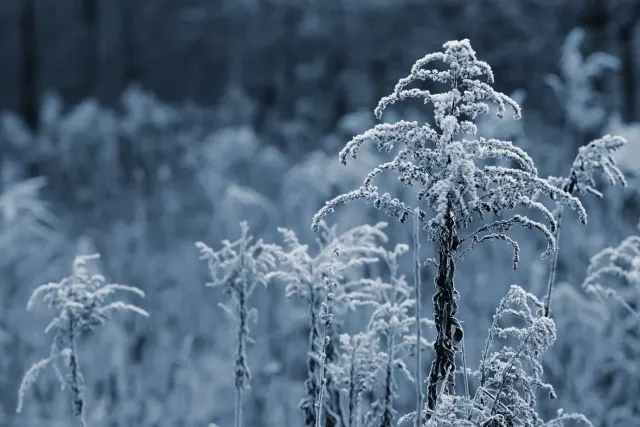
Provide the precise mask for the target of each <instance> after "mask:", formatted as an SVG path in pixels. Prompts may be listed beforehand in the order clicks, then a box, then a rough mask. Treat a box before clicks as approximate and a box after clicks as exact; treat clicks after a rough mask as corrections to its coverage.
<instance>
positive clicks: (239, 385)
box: [196, 222, 279, 427]
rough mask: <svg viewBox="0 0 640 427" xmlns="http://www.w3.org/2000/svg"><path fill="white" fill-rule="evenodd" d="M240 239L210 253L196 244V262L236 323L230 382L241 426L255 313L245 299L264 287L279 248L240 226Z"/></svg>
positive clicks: (243, 223)
mask: <svg viewBox="0 0 640 427" xmlns="http://www.w3.org/2000/svg"><path fill="white" fill-rule="evenodd" d="M240 232H241V234H240V238H239V239H238V240H236V241H234V242H230V241H229V240H224V241H223V242H222V249H220V250H219V251H214V250H213V249H211V248H210V247H209V246H207V245H205V244H204V243H202V242H197V243H196V247H197V248H198V249H199V250H200V259H201V260H204V261H206V262H207V266H208V268H209V274H210V275H211V282H209V283H207V286H211V287H219V288H222V289H223V291H224V293H225V295H228V296H229V299H230V303H231V304H230V305H225V304H220V307H221V308H222V309H223V310H224V311H225V312H226V313H227V314H228V315H229V316H230V317H231V318H232V319H233V320H235V321H236V322H237V323H238V326H237V329H236V332H237V340H236V351H235V355H234V379H235V389H236V404H235V415H234V416H235V426H236V427H240V426H242V401H243V394H244V391H245V389H247V388H248V387H249V382H250V381H251V370H250V369H249V366H248V364H247V353H246V352H247V343H248V342H250V341H251V337H250V336H249V333H250V331H249V321H250V320H254V321H255V320H256V318H257V312H256V310H255V309H251V308H249V298H250V297H251V295H252V294H253V291H254V290H255V288H256V286H257V285H263V286H265V287H266V286H267V283H268V281H269V277H270V274H272V273H273V272H274V269H275V267H276V256H277V253H278V252H279V248H278V247H277V246H276V245H270V244H266V243H264V242H263V241H262V239H260V240H257V241H254V238H253V236H251V235H249V225H248V224H247V223H246V222H242V223H240Z"/></svg>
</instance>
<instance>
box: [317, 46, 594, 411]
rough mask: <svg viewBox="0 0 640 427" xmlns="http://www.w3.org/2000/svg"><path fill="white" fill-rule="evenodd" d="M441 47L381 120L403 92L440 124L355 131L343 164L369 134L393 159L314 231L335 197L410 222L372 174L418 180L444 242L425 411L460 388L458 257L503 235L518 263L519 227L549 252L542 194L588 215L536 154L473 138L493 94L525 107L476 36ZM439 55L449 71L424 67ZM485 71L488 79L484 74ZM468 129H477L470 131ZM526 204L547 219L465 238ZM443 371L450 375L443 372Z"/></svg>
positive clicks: (424, 213)
mask: <svg viewBox="0 0 640 427" xmlns="http://www.w3.org/2000/svg"><path fill="white" fill-rule="evenodd" d="M443 47H444V52H440V53H433V54H429V55H427V56H425V57H424V58H422V59H420V60H418V61H417V62H416V63H415V64H414V66H413V67H412V69H411V74H410V75H409V76H408V77H406V78H403V79H401V80H400V81H399V82H398V84H397V85H396V87H395V90H394V92H393V93H392V94H391V95H389V96H387V97H384V98H382V99H381V100H380V102H379V104H378V107H377V108H376V111H375V113H376V116H377V117H378V118H381V116H382V113H383V112H384V110H385V109H386V108H387V107H388V106H389V105H391V104H393V103H395V102H397V101H400V100H404V99H406V98H418V99H421V100H423V101H424V102H425V103H432V104H433V106H434V120H433V123H432V124H430V123H424V124H418V122H415V121H414V122H408V121H400V122H397V123H394V124H387V123H385V124H379V125H377V126H375V127H374V128H372V129H370V130H368V131H366V132H364V133H363V134H361V135H358V136H356V137H354V138H353V139H352V140H351V141H350V142H349V143H348V144H347V145H346V146H345V148H344V149H343V150H342V151H341V152H340V156H339V157H340V161H341V162H342V163H343V164H344V163H346V161H347V157H348V156H351V157H353V158H356V157H357V155H358V152H359V150H360V147H361V146H362V144H363V143H365V142H366V141H373V142H375V143H376V146H377V148H378V149H379V150H380V151H386V152H390V151H392V150H393V149H394V147H395V146H396V145H401V146H402V147H401V148H399V149H398V152H397V154H396V155H395V156H394V158H393V159H392V160H391V161H389V162H386V163H383V164H381V165H379V166H378V167H376V168H374V169H373V170H372V171H371V172H370V173H369V174H368V175H367V176H366V178H365V180H364V183H363V184H362V186H361V187H360V188H358V189H357V190H354V191H352V192H349V193H346V194H342V195H339V196H337V197H336V198H334V199H333V200H330V201H328V202H327V203H326V205H325V206H324V207H323V208H322V209H321V210H320V211H319V212H318V213H317V214H316V215H315V217H314V218H313V222H312V229H314V230H316V229H317V228H318V224H319V222H320V220H321V219H322V218H323V217H324V216H326V215H327V214H328V213H329V212H332V211H333V210H334V209H335V208H336V207H337V206H338V205H340V204H343V203H349V202H353V201H355V200H360V199H363V200H365V201H368V202H372V203H373V205H374V207H376V208H377V209H381V210H384V211H385V213H387V214H388V215H390V216H394V217H397V218H398V219H399V220H400V222H405V221H406V219H407V218H408V217H409V215H412V214H413V210H412V207H411V206H409V204H408V202H407V201H403V200H399V199H398V198H395V197H393V196H392V195H391V194H389V193H382V194H381V193H380V192H379V191H378V187H377V186H375V185H374V183H373V181H374V179H376V178H378V177H379V175H381V174H382V173H383V172H387V171H393V172H397V173H398V174H400V177H399V180H400V181H401V182H402V183H404V184H405V185H408V186H414V185H416V186H419V187H420V190H419V192H418V201H419V202H420V203H421V206H418V207H417V209H418V210H417V211H416V215H417V217H418V220H419V221H421V222H422V224H423V229H424V230H426V231H427V232H428V237H429V240H430V241H432V242H435V243H436V245H437V247H438V254H437V258H436V259H434V260H433V262H434V263H435V264H436V266H437V274H436V278H435V287H436V289H435V295H434V297H433V303H434V318H435V323H436V329H437V337H436V341H435V344H434V350H435V360H434V361H433V363H432V365H431V372H430V374H429V377H428V388H427V412H426V414H427V415H426V416H427V418H428V417H429V416H430V415H429V414H430V413H432V412H433V410H434V408H435V405H436V398H437V395H438V384H439V383H440V382H443V383H444V384H443V385H442V388H443V390H445V392H446V393H452V392H453V390H454V386H455V376H454V375H453V374H451V375H449V373H453V372H455V364H456V360H455V358H456V352H457V351H458V348H457V343H456V338H455V337H454V334H455V333H456V331H459V330H460V329H459V328H458V326H457V325H459V324H460V323H459V321H458V320H457V319H456V317H455V316H456V313H457V310H458V307H457V301H456V300H457V298H458V292H457V290H456V289H455V286H454V275H455V267H456V265H455V261H456V260H457V259H459V258H460V256H462V255H463V254H464V253H466V252H467V251H469V250H470V249H472V248H474V247H475V246H476V245H477V244H479V243H481V242H485V241H490V240H503V241H505V242H507V243H509V244H510V245H512V246H513V249H514V267H517V264H518V258H519V249H518V244H517V243H516V242H515V241H514V240H513V239H512V238H511V237H509V235H508V232H509V231H510V230H511V229H512V228H513V227H514V226H516V225H520V226H522V227H524V228H529V229H537V230H539V231H540V232H542V233H543V235H544V236H545V238H546V240H547V248H546V250H545V251H544V254H543V255H544V256H547V255H549V254H551V253H553V252H554V250H555V239H554V237H553V232H554V231H555V229H556V220H555V218H554V216H553V214H552V213H551V212H550V211H549V210H548V209H547V208H546V207H545V206H544V205H543V204H542V203H540V202H538V201H537V200H535V198H536V197H537V195H538V193H544V194H547V195H548V196H549V197H550V198H551V199H553V200H556V201H558V202H560V203H565V204H567V205H568V206H569V207H570V208H571V209H573V210H575V211H577V212H578V213H579V216H580V220H581V221H582V222H583V223H586V212H585V211H584V208H583V207H582V205H581V203H580V201H579V200H578V199H577V198H575V197H573V196H571V195H569V194H568V193H567V192H565V191H563V190H562V189H560V188H558V187H556V186H554V185H552V184H551V183H549V182H548V181H547V180H545V179H542V178H540V177H539V176H538V172H537V170H536V167H535V165H534V164H533V161H532V160H531V158H530V157H529V156H528V155H527V154H526V153H525V152H524V151H523V150H521V149H520V148H517V147H515V146H513V144H512V143H511V142H509V141H500V140H497V139H485V138H482V137H479V138H475V137H473V136H474V135H475V134H476V133H477V127H476V125H475V124H474V122H473V121H474V120H475V118H476V117H477V116H478V115H479V114H483V113H487V112H488V110H489V107H488V104H487V103H486V102H485V101H491V102H493V103H495V104H496V105H497V115H498V117H502V116H503V115H504V113H505V110H506V109H507V107H509V108H510V109H511V110H512V111H513V115H514V118H516V119H518V118H520V116H521V112H520V107H519V106H518V105H517V103H516V102H515V101H513V100H512V99H511V98H509V97H508V96H506V95H504V94H502V93H499V92H496V91H495V90H494V89H493V88H492V87H491V86H490V84H491V83H493V81H494V77H493V72H492V71H491V68H490V67H489V65H488V64H487V63H485V62H482V61H479V60H477V59H476V54H475V52H474V51H473V49H472V48H471V45H470V43H469V40H466V39H465V40H462V41H450V42H447V43H445V44H444V46H443ZM434 61H441V62H443V63H444V64H445V66H446V67H445V68H446V69H444V70H438V69H426V68H425V66H427V65H428V64H430V63H432V62H434ZM482 77H484V78H485V79H486V82H484V81H481V80H480V78H482ZM426 80H431V81H433V82H436V83H438V84H441V85H444V86H445V87H447V88H448V90H447V91H445V92H442V93H432V92H431V91H430V90H426V89H418V88H409V85H411V84H412V83H414V82H419V81H426ZM463 135H468V136H471V137H473V138H472V139H466V138H464V137H463ZM487 159H504V160H510V161H512V162H514V163H515V164H516V165H517V167H514V168H511V167H504V166H494V165H491V164H488V162H487ZM517 207H525V208H529V209H532V210H535V211H538V212H539V213H540V214H541V215H542V217H544V218H545V220H546V222H547V223H548V224H549V226H546V225H544V224H543V223H541V222H537V221H533V220H531V219H529V218H528V217H526V216H523V215H513V216H511V217H507V218H506V219H498V220H496V221H494V222H490V223H487V224H485V225H483V226H481V227H480V228H478V229H476V230H475V231H473V232H470V233H467V234H466V235H464V236H460V234H459V233H460V232H461V231H462V230H463V229H464V228H466V227H467V226H468V225H469V224H470V223H471V222H472V220H473V219H474V218H475V216H476V215H477V216H479V217H480V218H484V214H485V213H487V212H488V213H493V214H495V215H496V216H498V217H499V218H501V217H502V216H504V215H506V212H505V211H507V210H511V209H515V208H517ZM445 378H446V380H445Z"/></svg>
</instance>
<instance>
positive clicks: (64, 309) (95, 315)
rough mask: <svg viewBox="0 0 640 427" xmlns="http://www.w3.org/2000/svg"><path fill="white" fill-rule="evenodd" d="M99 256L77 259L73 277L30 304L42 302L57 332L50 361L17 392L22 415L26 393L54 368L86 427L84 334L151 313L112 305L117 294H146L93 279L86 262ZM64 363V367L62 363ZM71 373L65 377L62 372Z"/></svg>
mask: <svg viewBox="0 0 640 427" xmlns="http://www.w3.org/2000/svg"><path fill="white" fill-rule="evenodd" d="M98 257H99V256H98V255H87V256H78V257H76V259H75V261H74V263H73V271H72V274H71V276H69V277H67V278H65V279H63V280H62V281H61V282H59V283H49V284H45V285H42V286H40V287H38V288H37V289H36V290H35V291H34V292H33V294H32V295H31V298H30V299H29V303H28V304H27V309H28V310H32V309H33V307H34V306H35V304H36V302H38V301H39V300H41V301H43V302H44V303H46V304H47V305H48V307H49V308H50V309H51V310H54V311H55V313H56V314H55V317H54V318H53V320H51V322H49V324H48V325H47V327H46V329H45V333H49V332H51V331H53V332H54V336H53V342H52V344H51V350H50V353H49V357H47V358H45V359H42V360H40V361H39V362H37V363H35V364H34V365H33V366H32V367H31V368H30V369H29V370H28V371H27V373H26V374H25V376H24V379H23V380H22V384H21V385H20V390H19V392H18V407H17V409H16V411H17V412H18V413H19V412H21V411H22V407H23V404H24V397H25V394H26V392H27V390H28V389H29V388H30V387H31V386H32V385H33V384H34V383H35V381H36V380H37V378H38V376H39V375H40V374H41V373H42V371H43V370H44V369H45V368H46V367H48V366H51V367H52V368H53V370H54V372H55V373H56V375H57V377H58V379H59V380H60V382H61V385H62V388H63V389H64V388H65V387H69V389H70V390H71V398H72V400H71V401H72V408H73V415H74V417H75V418H76V419H77V420H78V422H79V424H80V425H81V426H82V427H85V426H86V421H85V417H84V413H85V406H86V405H85V402H86V401H85V396H84V380H83V376H82V370H81V368H80V360H79V357H78V351H77V340H78V337H79V336H80V335H81V334H82V333H86V332H90V331H93V330H94V329H95V328H96V327H98V326H100V325H102V324H104V323H105V322H106V321H107V320H109V319H110V318H111V315H112V314H113V313H114V312H117V311H131V312H134V313H137V314H140V315H142V316H145V317H146V316H148V313H147V312H146V311H144V310H143V309H141V308H140V307H138V306H136V305H134V304H129V303H126V302H123V301H109V299H110V297H111V296H112V295H113V294H114V293H115V292H117V291H125V292H132V293H134V294H137V295H139V296H141V297H144V292H142V291H141V290H140V289H138V288H136V287H134V286H125V285H117V284H106V283H105V279H104V277H102V276H99V275H91V274H90V273H89V269H88V268H87V262H88V261H90V260H94V259H97V258H98ZM60 362H62V363H60ZM60 364H61V365H62V367H63V369H64V370H66V371H68V373H67V375H64V376H63V373H62V372H63V369H61V366H60Z"/></svg>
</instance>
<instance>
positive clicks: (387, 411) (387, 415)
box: [380, 332, 422, 427]
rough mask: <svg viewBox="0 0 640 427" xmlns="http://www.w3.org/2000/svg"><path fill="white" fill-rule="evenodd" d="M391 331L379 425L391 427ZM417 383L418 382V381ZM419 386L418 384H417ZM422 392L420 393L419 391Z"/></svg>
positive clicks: (393, 343)
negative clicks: (380, 422) (382, 408)
mask: <svg viewBox="0 0 640 427" xmlns="http://www.w3.org/2000/svg"><path fill="white" fill-rule="evenodd" d="M394 341H395V340H394V335H393V332H391V333H390V334H389V349H388V350H387V351H388V354H387V369H386V372H385V382H384V410H383V412H382V416H381V417H380V418H381V419H382V424H380V427H391V426H392V425H393V412H392V409H391V408H393V348H394V346H395V342H394ZM418 384H419V383H418ZM418 388H420V386H418ZM421 394H422V393H421Z"/></svg>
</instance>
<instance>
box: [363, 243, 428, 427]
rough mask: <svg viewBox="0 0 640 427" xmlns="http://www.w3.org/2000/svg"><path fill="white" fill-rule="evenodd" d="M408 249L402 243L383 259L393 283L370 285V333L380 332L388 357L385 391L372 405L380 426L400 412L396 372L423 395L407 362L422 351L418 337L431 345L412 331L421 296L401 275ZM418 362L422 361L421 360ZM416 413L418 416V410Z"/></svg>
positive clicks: (384, 365)
mask: <svg viewBox="0 0 640 427" xmlns="http://www.w3.org/2000/svg"><path fill="white" fill-rule="evenodd" d="M414 249H415V248H414ZM408 250H409V247H408V246H407V245H404V244H399V245H396V247H395V248H394V250H393V251H385V253H384V254H382V255H381V257H380V258H381V260H382V261H383V262H384V263H385V264H386V265H387V267H388V269H389V281H388V282H384V281H382V280H381V279H377V280H375V281H372V283H371V284H370V285H369V289H370V292H371V293H372V294H374V295H375V298H374V299H373V300H372V301H370V302H369V304H370V305H371V306H372V307H373V312H372V313H371V318H370V320H369V325H368V326H367V331H370V332H375V333H377V334H378V335H379V336H380V337H381V338H382V340H383V342H384V344H385V347H384V352H385V354H384V358H383V360H382V361H381V362H380V363H381V365H382V375H383V380H382V390H383V391H382V395H381V396H379V398H378V399H376V400H375V401H374V402H373V403H372V405H371V406H372V411H371V413H372V414H374V415H375V417H376V418H377V419H379V420H380V427H391V426H392V425H394V419H395V416H396V410H395V409H394V407H393V404H394V399H395V398H396V397H397V394H396V393H397V386H396V381H395V372H396V370H400V371H401V372H403V373H404V374H405V376H406V377H407V379H409V381H411V382H414V383H415V384H416V387H417V389H418V393H419V394H420V393H421V390H420V388H421V386H422V381H421V380H420V375H419V372H420V371H419V370H418V371H417V373H416V377H417V379H416V378H414V377H413V375H412V374H411V372H410V370H409V368H408V366H407V365H406V359H407V358H408V357H409V356H411V355H412V354H415V355H416V356H417V354H419V353H420V352H421V351H418V348H417V346H416V342H417V340H418V336H420V343H421V345H420V350H422V349H424V348H427V347H428V346H429V342H428V341H427V340H426V339H425V338H424V337H423V336H422V334H419V335H418V334H415V333H412V328H415V327H416V315H415V314H412V313H411V312H412V311H414V312H416V311H417V305H416V299H417V297H416V296H415V293H414V289H412V287H411V286H410V285H409V284H408V283H407V281H406V279H405V277H404V275H401V274H399V268H398V258H399V257H400V256H401V255H402V254H404V253H406V252H407V251H408ZM420 321H421V324H424V325H425V326H433V321H431V320H430V319H426V318H420ZM416 329H417V328H416ZM416 359H418V360H419V358H417V357H416ZM418 366H419V365H418ZM418 401H420V399H418ZM412 414H415V411H414V412H413V413H412Z"/></svg>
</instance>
